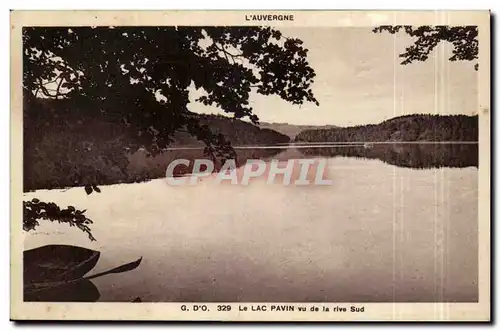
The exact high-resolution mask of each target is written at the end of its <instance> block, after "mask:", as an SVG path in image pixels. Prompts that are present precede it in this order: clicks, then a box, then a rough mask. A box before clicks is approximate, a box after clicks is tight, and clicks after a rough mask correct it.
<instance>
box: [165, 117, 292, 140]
mask: <svg viewBox="0 0 500 331" xmlns="http://www.w3.org/2000/svg"><path fill="white" fill-rule="evenodd" d="M198 116H199V119H200V123H201V124H205V125H207V126H208V127H209V128H210V130H212V132H214V133H222V134H224V136H225V137H226V139H227V140H229V141H230V142H231V144H232V145H233V146H242V145H273V144H280V143H288V142H289V141H290V137H289V136H287V135H285V134H283V133H280V132H277V131H275V130H272V129H269V128H262V127H258V126H255V125H253V124H251V123H248V122H245V121H241V120H238V119H234V118H230V117H226V116H221V115H206V114H200V115H198ZM173 139H174V142H173V143H172V145H171V146H175V147H180V146H184V147H189V146H202V145H203V142H201V141H198V140H196V138H194V137H193V136H191V135H189V134H188V133H185V132H177V133H175V135H174V137H173Z"/></svg>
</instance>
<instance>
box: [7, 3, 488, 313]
mask: <svg viewBox="0 0 500 331" xmlns="http://www.w3.org/2000/svg"><path fill="white" fill-rule="evenodd" d="M49 14H50V12H47V13H45V14H44V13H42V12H40V13H37V12H23V11H14V12H12V13H11V20H12V21H11V24H12V28H13V29H12V40H11V43H12V45H13V48H12V51H11V52H12V54H11V61H12V66H13V67H12V68H13V72H12V85H11V89H12V90H13V92H12V110H11V112H12V116H11V121H12V124H11V125H12V127H11V130H12V132H15V134H14V136H13V141H12V144H13V145H12V146H16V149H12V148H11V150H12V153H13V154H18V155H16V156H17V157H16V158H14V159H13V161H12V162H13V163H12V164H13V167H12V171H13V172H16V174H15V175H13V177H12V180H13V185H15V186H16V189H13V198H12V206H13V207H12V208H13V209H16V213H13V214H12V220H11V222H12V226H11V240H12V244H11V247H12V253H11V254H12V258H11V273H12V274H13V275H17V276H18V277H15V278H16V279H17V282H15V281H14V280H13V281H12V284H11V286H12V294H11V295H12V296H11V305H12V309H13V311H12V312H11V316H13V315H15V316H14V319H21V320H22V319H45V317H43V316H44V315H43V314H42V311H43V310H44V309H48V307H53V310H52V311H53V312H54V314H53V315H50V314H48V315H46V316H47V318H48V319H65V318H70V319H94V318H98V319H103V318H105V317H96V316H97V315H95V314H97V312H96V310H101V309H102V310H103V311H106V310H107V311H113V313H112V314H111V315H110V316H113V317H111V319H134V320H141V319H160V320H177V319H190V320H198V319H200V320H207V319H208V320H210V319H215V320H224V319H229V320H252V319H260V320H289V321H292V320H315V319H317V320H339V319H342V320H344V319H351V320H362V319H371V320H377V319H380V320H387V319H389V320H391V319H393V320H396V319H416V320H455V319H464V320H476V319H479V320H488V319H489V317H490V316H489V304H490V303H489V301H490V297H489V286H490V285H489V263H490V261H489V245H490V244H489V236H490V234H489V226H490V225H489V222H490V219H489V217H490V216H489V204H490V202H489V194H490V193H489V181H490V178H489V165H490V164H489V153H490V152H489V151H490V147H489V144H490V141H489V140H490V136H489V135H490V133H489V116H490V115H489V88H490V87H489V47H490V46H489V42H490V41H489V33H490V32H489V19H490V18H489V12H487V11H477V12H470V13H469V16H467V13H453V12H442V13H435V12H422V13H420V15H422V19H421V20H419V19H416V18H418V17H419V16H418V15H417V14H416V13H415V14H413V16H412V15H411V14H410V13H408V16H407V17H408V20H407V21H405V19H404V17H405V16H401V14H396V13H386V14H384V13H382V12H381V13H377V12H358V13H357V16H356V15H353V13H350V14H351V15H353V16H350V15H349V12H318V13H317V16H315V13H314V12H300V11H294V12H287V11H284V12H258V11H257V12H244V11H241V12H228V13H225V12H222V13H221V12H219V13H218V12H212V13H206V16H204V15H203V13H202V12H198V13H197V14H196V13H187V12H184V13H182V12H175V13H174V12H171V13H166V14H165V13H164V15H165V16H161V15H160V14H161V12H159V13H158V15H156V16H154V14H152V13H151V15H152V16H151V20H150V21H148V20H147V19H146V18H147V15H146V13H143V14H142V15H143V16H141V17H142V18H144V20H139V19H138V18H137V17H138V16H134V14H133V12H129V13H124V12H122V13H113V12H108V13H102V12H95V15H94V14H93V13H91V12H89V13H84V12H81V13H78V12H67V13H64V12H52V15H55V14H57V15H55V16H53V18H54V19H53V20H51V19H50V17H51V16H50V15H49ZM77 14H80V16H77ZM168 15H171V16H168ZM182 15H184V16H182ZM217 15H219V17H220V23H219V24H217V20H216V17H217ZM225 15H227V17H228V19H227V20H224V17H225ZM384 15H385V16H384ZM398 15H399V16H398ZM454 15H456V16H454ZM64 16H66V18H64ZM70 16H73V17H74V18H75V20H74V21H71V20H70V18H69V17H70ZM120 17H122V18H123V19H122V20H120ZM127 17H128V18H127ZM162 17H163V18H165V19H161V18H162ZM169 17H171V18H172V19H171V20H169V19H168V18H169ZM204 17H207V19H204ZM329 17H330V18H331V19H330V20H329V19H328V18H329ZM356 17H358V18H359V20H360V22H362V23H361V24H357V23H356V22H357V21H356ZM394 17H398V18H399V19H394ZM412 17H413V18H412ZM58 18H59V20H58ZM79 18H82V19H79ZM189 18H192V21H190V20H189ZM30 19H32V20H30ZM92 19H94V20H95V23H92ZM37 20H38V21H37ZM161 22H163V23H161ZM315 22H316V23H317V24H315ZM335 22H337V23H335ZM367 22H368V23H367ZM419 22H420V24H419ZM306 23H307V24H306ZM483 47H484V49H483ZM14 69H16V70H14ZM17 148H18V149H17ZM15 162H17V163H15ZM485 185H486V186H485ZM14 191H15V192H14ZM14 196H15V197H16V198H15V199H14ZM21 224H22V226H21ZM485 254H486V255H485ZM13 278H14V277H13ZM21 280H22V281H21ZM89 303H92V304H93V305H95V306H90V305H88V304H89ZM153 303H155V304H170V306H169V307H170V308H169V310H168V313H167V310H165V313H164V314H163V317H161V316H162V315H161V309H160V308H159V307H161V306H156V307H158V308H157V309H158V313H157V314H152V313H151V315H147V314H148V312H150V311H149V310H148V309H153V308H151V307H153V306H151V305H148V304H153ZM83 304H85V305H83ZM115 304H120V306H116V307H124V308H123V309H121V308H113V307H115V306H114V305H115ZM372 304H373V305H374V306H372ZM383 304H390V305H389V306H387V305H383ZM405 304H420V305H422V306H418V305H417V306H411V307H427V308H426V309H421V308H408V307H407V306H405ZM44 305H45V306H44ZM399 305H401V311H400V313H399V315H398V313H397V312H395V309H397V308H395V307H399ZM455 305H456V306H455ZM462 305H463V306H462ZM23 307H25V308H23ZM30 307H32V308H33V309H34V311H33V313H30V310H29V309H31V308H30ZM37 307H38V308H37ZM43 307H45V308H43ZM57 307H59V308H57ZM64 307H66V308H64ZM70 307H71V311H72V312H73V313H70V310H69V309H70ZM104 307H105V308H104ZM147 307H150V308H147ZM455 307H459V308H457V309H458V310H457V313H456V314H455V313H454V310H453V309H455ZM460 307H462V308H460ZM58 309H63V310H65V311H66V312H67V315H63V316H64V317H63V316H61V315H56V314H55V312H56V311H58ZM79 309H82V310H79ZM155 309H156V308H155ZM381 309H382V310H383V311H384V312H381V313H380V314H378V313H377V311H378V310H381ZM59 311H60V310H59ZM47 312H49V313H50V309H48V310H47ZM134 312H135V313H134ZM65 314H66V313H65ZM93 314H94V315H93ZM103 314H104V313H103ZM224 314H226V315H224ZM252 314H254V315H252ZM391 314H392V315H391ZM426 314H427V315H426ZM41 316H42V317H41ZM103 316H104V315H103ZM245 316H247V317H245ZM377 316H378V317H377Z"/></svg>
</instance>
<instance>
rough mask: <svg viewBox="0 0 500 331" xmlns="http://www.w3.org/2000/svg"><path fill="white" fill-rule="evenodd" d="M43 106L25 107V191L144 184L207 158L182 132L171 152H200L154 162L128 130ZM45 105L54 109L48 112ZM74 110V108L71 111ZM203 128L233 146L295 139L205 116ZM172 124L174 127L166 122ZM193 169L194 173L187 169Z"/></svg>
mask: <svg viewBox="0 0 500 331" xmlns="http://www.w3.org/2000/svg"><path fill="white" fill-rule="evenodd" d="M39 104H42V106H40V107H25V108H24V112H23V113H24V121H23V124H24V155H23V159H24V189H25V190H33V189H41V188H47V189H52V188H61V187H70V186H74V185H75V183H80V184H82V183H83V184H87V183H89V184H91V183H105V184H113V183H123V182H135V181H144V180H148V179H153V178H158V177H161V176H164V175H165V169H166V167H167V166H168V164H169V163H170V162H171V161H172V160H173V159H176V158H189V159H194V158H202V157H206V156H205V155H204V153H203V147H204V146H205V145H204V144H203V143H202V142H200V141H198V140H196V139H195V138H194V137H192V136H191V135H189V134H188V133H186V132H176V133H175V134H174V136H173V139H174V141H173V142H172V143H171V144H170V145H169V147H199V149H196V150H189V151H180V150H169V151H165V152H163V153H161V154H160V155H157V156H155V157H148V153H147V152H145V151H144V150H142V149H139V150H137V151H134V150H126V149H125V146H127V145H130V142H132V143H135V144H136V146H137V147H139V146H140V145H141V141H140V140H139V138H138V137H136V136H132V135H130V134H129V132H130V131H127V129H126V127H125V126H124V125H123V126H122V125H117V124H116V123H104V122H101V121H99V119H98V118H92V117H90V118H88V119H86V122H85V123H82V122H81V121H80V122H79V121H77V120H76V119H75V118H74V114H73V113H74V112H73V111H69V110H67V109H66V108H64V106H65V103H64V100H62V101H61V100H60V101H59V102H56V101H45V100H44V101H41V102H39ZM44 104H48V105H49V106H51V107H46V108H43V105H44ZM68 109H69V108H68ZM199 117H200V121H201V123H202V124H205V125H207V126H208V127H209V128H210V129H211V130H212V131H213V132H215V133H222V134H224V135H225V137H226V138H227V140H229V141H230V142H231V144H232V145H233V146H241V145H273V144H279V143H287V142H289V141H290V137H288V136H286V135H284V134H281V133H279V132H276V131H273V130H270V129H261V128H259V127H257V126H255V125H252V124H250V123H247V122H244V121H241V120H236V119H232V118H228V117H224V116H220V115H199ZM165 125H168V123H165ZM276 153H278V151H273V150H259V151H258V152H255V151H246V150H245V151H237V158H238V162H243V161H244V160H246V159H247V158H264V157H269V156H271V155H274V154H276ZM187 170H189V169H187Z"/></svg>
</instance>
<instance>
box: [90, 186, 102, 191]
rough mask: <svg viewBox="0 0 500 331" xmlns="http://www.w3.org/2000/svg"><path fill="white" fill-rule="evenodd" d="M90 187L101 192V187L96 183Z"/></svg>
mask: <svg viewBox="0 0 500 331" xmlns="http://www.w3.org/2000/svg"><path fill="white" fill-rule="evenodd" d="M92 188H93V189H94V191H96V192H97V193H101V189H100V188H98V187H97V185H92Z"/></svg>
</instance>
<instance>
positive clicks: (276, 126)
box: [259, 122, 337, 140]
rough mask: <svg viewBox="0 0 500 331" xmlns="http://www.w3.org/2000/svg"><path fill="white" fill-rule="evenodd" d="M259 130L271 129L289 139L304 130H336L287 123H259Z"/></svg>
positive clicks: (328, 127)
mask: <svg viewBox="0 0 500 331" xmlns="http://www.w3.org/2000/svg"><path fill="white" fill-rule="evenodd" d="M259 126H260V127H261V128H266V129H271V130H274V131H277V132H280V133H282V134H285V135H287V136H289V137H290V139H292V140H293V139H295V137H296V136H297V135H298V134H299V133H300V132H301V131H304V130H315V129H333V128H337V126H335V125H318V126H315V125H294V124H288V123H268V122H260V125H259Z"/></svg>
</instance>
